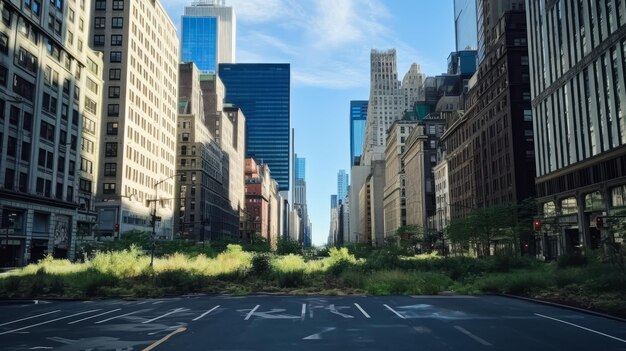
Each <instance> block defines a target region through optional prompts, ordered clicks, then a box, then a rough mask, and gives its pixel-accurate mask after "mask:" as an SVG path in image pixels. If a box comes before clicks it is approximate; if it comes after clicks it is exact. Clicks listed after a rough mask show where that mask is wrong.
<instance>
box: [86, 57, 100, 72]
mask: <svg viewBox="0 0 626 351" xmlns="http://www.w3.org/2000/svg"><path fill="white" fill-rule="evenodd" d="M87 69H88V70H89V71H90V72H91V73H93V74H95V75H98V64H97V63H95V62H94V61H93V60H92V59H90V58H87Z"/></svg>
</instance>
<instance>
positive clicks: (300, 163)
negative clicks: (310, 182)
mask: <svg viewBox="0 0 626 351" xmlns="http://www.w3.org/2000/svg"><path fill="white" fill-rule="evenodd" d="M305 176H306V159H305V158H304V157H298V156H297V155H296V180H304V178H305Z"/></svg>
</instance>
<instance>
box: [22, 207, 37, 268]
mask: <svg viewBox="0 0 626 351" xmlns="http://www.w3.org/2000/svg"><path fill="white" fill-rule="evenodd" d="M25 217H26V218H25V219H26V224H25V226H24V230H25V231H26V232H25V235H26V242H25V244H24V255H23V257H24V262H22V264H23V265H26V264H28V262H29V261H30V249H31V246H32V239H33V222H34V217H35V211H34V210H32V209H29V210H27V211H26V216H25Z"/></svg>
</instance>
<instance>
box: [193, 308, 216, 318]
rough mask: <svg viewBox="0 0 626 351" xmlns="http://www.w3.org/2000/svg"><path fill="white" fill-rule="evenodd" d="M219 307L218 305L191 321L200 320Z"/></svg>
mask: <svg viewBox="0 0 626 351" xmlns="http://www.w3.org/2000/svg"><path fill="white" fill-rule="evenodd" d="M219 307H220V305H217V306H215V307H213V308H211V309H210V310H208V311H206V312H204V313H203V314H201V315H199V316H198V317H196V318H194V319H192V321H197V320H198V319H200V318H202V317H204V316H206V315H207V314H209V313H211V312H213V311H215V310H216V309H218V308H219Z"/></svg>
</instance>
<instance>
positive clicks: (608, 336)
mask: <svg viewBox="0 0 626 351" xmlns="http://www.w3.org/2000/svg"><path fill="white" fill-rule="evenodd" d="M535 316H539V317H542V318H547V319H551V320H553V321H557V322H561V323H565V324H568V325H571V326H572V327H576V328H580V329H583V330H586V331H590V332H592V333H596V334H598V335H602V336H606V337H607V338H611V339H613V340H617V341H621V342H623V343H626V340H624V339H620V338H618V337H616V336H613V335H609V334H604V333H602V332H599V331H597V330H593V329H589V328H585V327H583V326H581V325H578V324H574V323H570V322H567V321H563V320H560V319H556V318H554V317H549V316H544V315H543V314H539V313H535Z"/></svg>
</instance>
